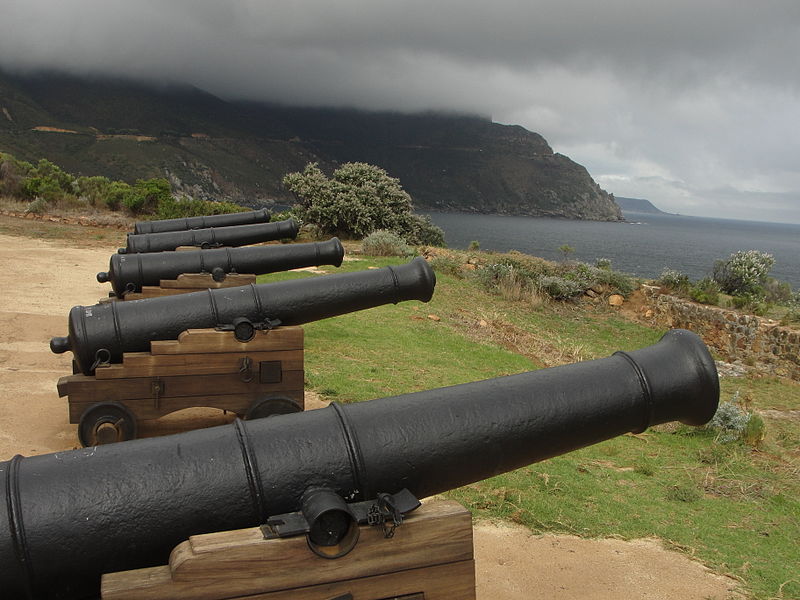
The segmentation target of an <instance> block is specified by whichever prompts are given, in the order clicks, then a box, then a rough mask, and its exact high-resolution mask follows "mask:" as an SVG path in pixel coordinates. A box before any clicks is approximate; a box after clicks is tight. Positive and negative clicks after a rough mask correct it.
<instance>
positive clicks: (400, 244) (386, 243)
mask: <svg viewBox="0 0 800 600" xmlns="http://www.w3.org/2000/svg"><path fill="white" fill-rule="evenodd" d="M361 250H362V252H364V254H369V255H370V256H411V255H413V254H414V251H413V250H412V249H411V248H410V247H409V245H408V244H406V242H405V240H404V239H403V238H401V237H400V236H399V235H397V234H396V233H393V232H391V231H386V230H385V229H378V230H377V231H373V232H372V233H370V234H369V235H368V236H367V237H365V238H364V241H363V242H362V243H361Z"/></svg>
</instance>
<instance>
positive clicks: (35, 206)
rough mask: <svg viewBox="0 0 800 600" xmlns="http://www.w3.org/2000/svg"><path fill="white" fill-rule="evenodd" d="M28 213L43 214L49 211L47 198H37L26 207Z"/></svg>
mask: <svg viewBox="0 0 800 600" xmlns="http://www.w3.org/2000/svg"><path fill="white" fill-rule="evenodd" d="M25 212H26V213H33V214H34V215H43V214H44V213H46V212H47V200H45V199H44V198H36V200H34V201H32V202H31V203H30V204H28V206H27V207H25Z"/></svg>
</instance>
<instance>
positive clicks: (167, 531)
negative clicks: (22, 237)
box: [0, 330, 719, 599]
mask: <svg viewBox="0 0 800 600" xmlns="http://www.w3.org/2000/svg"><path fill="white" fill-rule="evenodd" d="M718 399H719V380H718V378H717V372H716V368H715V366H714V361H713V360H712V358H711V356H710V355H709V353H708V351H707V349H706V347H705V346H704V345H703V343H702V342H701V341H700V339H699V338H698V337H697V336H696V335H695V334H693V333H691V332H689V331H685V330H673V331H670V332H668V333H667V334H666V335H665V336H664V337H663V338H662V339H661V341H660V342H658V343H657V344H656V345H654V346H650V347H648V348H644V349H642V350H636V351H633V352H627V353H624V352H618V353H616V354H614V355H613V356H611V357H609V358H604V359H600V360H595V361H590V362H584V363H577V364H573V365H567V366H562V367H556V368H553V369H543V370H540V371H534V372H530V373H523V374H520V375H512V376H509V377H501V378H498V379H490V380H486V381H481V382H477V383H468V384H463V385H457V386H453V387H447V388H442V389H436V390H430V391H424V392H417V393H413V394H407V395H402V396H395V397H391V398H384V399H382V400H373V401H370V402H361V403H357V404H348V405H337V404H333V405H331V406H330V407H328V408H326V409H322V410H315V411H309V412H305V413H295V414H290V415H281V416H276V417H272V418H269V419H257V420H254V421H247V422H242V421H238V420H237V421H235V422H234V423H233V424H232V425H227V426H222V427H215V428H210V429H202V430H196V431H191V432H188V433H182V434H178V435H173V436H167V437H160V438H150V439H143V440H133V441H130V442H122V443H118V444H109V445H104V446H98V447H94V448H84V449H81V450H74V451H71V452H59V453H56V454H49V455H43V456H34V457H30V458H22V457H21V456H15V457H14V458H12V459H11V460H10V461H8V462H5V463H2V464H1V465H0V471H2V476H0V506H2V509H0V510H4V511H5V514H3V515H2V516H0V589H2V590H3V591H4V593H5V594H6V595H8V596H9V597H14V598H17V597H19V598H23V597H29V598H62V599H63V598H80V597H82V595H84V594H92V593H94V594H95V595H96V594H97V590H98V586H99V581H100V574H101V573H104V572H109V571H119V570H127V569H133V568H140V567H146V566H153V565H158V564H164V563H166V561H167V558H168V556H169V553H170V550H171V549H172V548H173V547H174V546H175V545H176V544H178V543H180V542H181V541H183V540H184V539H186V538H187V537H188V536H190V535H195V534H201V533H209V532H212V531H224V530H228V529H237V528H243V527H251V526H254V525H258V524H261V523H265V522H266V520H267V518H268V517H270V516H274V515H278V514H283V513H286V512H292V511H298V510H302V511H304V513H305V514H306V516H307V517H309V516H310V518H315V516H319V515H322V514H329V515H330V516H331V518H332V520H336V521H341V524H342V531H344V529H345V527H346V526H347V525H348V520H349V517H348V516H347V510H346V509H345V508H344V507H343V505H342V504H343V503H341V502H338V501H334V500H336V499H335V498H334V497H333V495H332V494H335V495H337V496H339V497H340V498H342V499H344V500H346V501H348V502H353V501H363V500H372V499H374V498H376V497H377V495H378V494H382V493H395V492H397V491H399V490H402V489H404V488H407V489H408V490H409V491H410V492H411V493H412V494H414V495H415V496H417V497H419V498H421V497H424V496H429V495H432V494H437V493H440V492H443V491H445V490H449V489H453V488H456V487H459V486H463V485H466V484H468V483H471V482H475V481H479V480H482V479H485V478H487V477H492V476H494V475H497V474H500V473H503V472H506V471H510V470H512V469H517V468H519V467H522V466H524V465H528V464H531V463H534V462H537V461H540V460H543V459H546V458H550V457H553V456H556V455H559V454H563V453H565V452H569V451H571V450H575V449H578V448H581V447H584V446H587V445H590V444H594V443H596V442H600V441H602V440H606V439H609V438H612V437H614V436H617V435H621V434H624V433H626V432H640V431H642V430H644V429H645V428H646V427H648V426H650V425H655V424H658V423H664V422H667V421H672V420H678V421H682V422H684V423H687V424H691V425H700V424H702V423H705V422H707V421H708V420H709V419H710V418H711V417H712V416H713V415H714V412H715V411H716V408H717V402H718ZM320 490H322V491H320ZM312 500H313V502H312ZM312 533H313V528H312ZM320 537H322V538H324V536H320ZM320 537H318V538H316V539H315V540H314V541H315V543H323V544H324V543H325V540H324V539H320ZM25 594H27V596H26V595H25Z"/></svg>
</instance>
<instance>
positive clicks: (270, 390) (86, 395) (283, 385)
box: [62, 371, 305, 423]
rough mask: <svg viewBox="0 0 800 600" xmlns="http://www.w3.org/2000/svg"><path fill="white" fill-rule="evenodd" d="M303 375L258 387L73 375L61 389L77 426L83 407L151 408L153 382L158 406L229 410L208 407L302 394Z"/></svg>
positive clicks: (222, 379) (208, 379) (218, 378)
mask: <svg viewBox="0 0 800 600" xmlns="http://www.w3.org/2000/svg"><path fill="white" fill-rule="evenodd" d="M304 375H305V373H304V371H285V372H284V373H283V378H282V379H283V380H282V381H281V382H280V383H257V379H256V380H255V381H253V382H250V383H247V382H243V381H241V379H240V378H239V377H238V375H203V376H198V375H185V376H184V375H180V376H178V375H175V376H169V377H160V378H151V377H137V378H133V379H105V380H98V379H95V378H94V377H87V376H86V375H72V376H70V380H69V381H67V382H65V385H64V386H62V387H63V388H65V389H66V391H67V396H68V400H69V414H70V422H71V423H76V422H77V421H75V420H73V419H77V418H79V417H80V415H81V414H82V412H83V410H85V408H86V406H87V405H89V404H94V403H95V402H122V403H124V404H126V405H131V406H142V409H143V407H144V406H145V405H153V404H154V403H155V394H154V392H153V382H154V380H156V379H158V382H159V385H160V387H161V388H162V391H161V392H160V394H159V405H160V406H170V405H171V404H170V403H178V404H181V406H180V408H186V407H188V406H212V407H217V408H222V409H224V410H230V409H229V408H228V407H227V406H221V405H220V406H217V404H214V403H211V402H212V399H214V398H216V397H219V396H228V395H235V396H240V397H247V398H253V397H255V396H259V395H265V394H280V395H287V396H289V395H290V394H289V393H290V392H295V393H300V394H302V390H303V389H304ZM290 397H291V396H290ZM301 397H302V396H301ZM173 410H178V409H173ZM167 412H171V411H167ZM237 412H238V411H237ZM148 414H150V413H149V412H148ZM161 414H167V413H163V412H162V413H161ZM157 416H159V415H156V417H145V416H141V417H140V418H157Z"/></svg>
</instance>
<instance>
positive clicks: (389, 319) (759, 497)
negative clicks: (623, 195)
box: [260, 258, 800, 598]
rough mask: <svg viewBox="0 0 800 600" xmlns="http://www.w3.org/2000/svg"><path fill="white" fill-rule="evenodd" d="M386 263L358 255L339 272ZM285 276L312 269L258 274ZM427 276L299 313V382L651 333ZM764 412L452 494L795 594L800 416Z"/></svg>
mask: <svg viewBox="0 0 800 600" xmlns="http://www.w3.org/2000/svg"><path fill="white" fill-rule="evenodd" d="M397 262H401V261H399V260H396V259H373V258H366V259H365V260H362V261H358V262H348V263H345V265H344V266H343V267H342V269H339V270H343V269H345V270H355V269H363V268H366V267H367V266H382V265H385V264H391V263H397ZM327 270H328V271H331V272H333V271H334V270H335V269H332V268H328V269H327ZM295 276H310V275H308V274H302V275H294V274H280V275H277V276H267V277H262V278H260V280H263V281H269V280H272V279H277V278H280V279H285V278H287V277H295ZM437 279H438V283H437V289H436V293H435V294H434V299H433V300H432V301H431V303H430V304H428V305H422V304H420V303H416V302H415V303H405V304H400V305H397V306H389V307H382V308H378V309H372V310H368V311H362V312H360V313H356V314H353V315H347V316H342V317H337V318H335V319H328V320H326V321H320V322H317V323H311V324H308V325H306V326H305V329H306V348H307V354H306V361H307V362H306V369H307V384H308V387H309V389H313V390H315V391H317V392H319V393H320V394H322V395H323V396H325V397H328V398H329V399H336V400H338V401H340V402H353V401H361V400H366V399H369V398H377V397H381V396H388V395H393V394H400V393H405V392H411V391H415V390H419V389H429V388H432V387H437V386H443V385H451V384H456V383H461V382H465V381H474V380H477V379H483V378H488V377H493V376H499V375H505V374H510V373H515V372H520V371H524V370H528V369H532V368H538V367H539V366H542V365H552V364H556V363H562V362H571V361H572V360H576V359H591V358H597V357H602V356H607V355H609V354H611V353H612V352H613V351H615V350H618V349H635V348H639V347H642V346H645V345H648V344H652V343H654V342H656V341H657V340H658V338H659V337H660V336H661V334H662V333H663V331H654V330H652V329H650V328H647V327H644V326H642V325H639V324H636V323H632V322H630V321H627V320H625V319H623V318H621V317H620V316H618V315H617V314H616V313H614V312H612V311H611V310H609V309H606V308H604V307H600V308H598V307H595V306H592V307H590V308H585V307H584V308H576V307H563V306H562V307H555V308H554V307H541V308H539V309H534V308H532V307H531V306H530V305H529V304H525V303H522V302H510V301H506V300H503V299H502V298H500V297H498V296H494V295H491V294H489V293H487V292H485V291H483V290H482V289H481V288H479V287H478V286H477V285H476V284H474V283H473V282H470V281H466V280H459V279H455V278H452V277H450V276H447V275H442V274H437ZM430 314H433V315H436V316H438V317H439V318H440V319H441V320H440V321H435V320H431V319H429V318H428V315H430ZM481 321H483V323H484V326H481ZM722 389H723V398H724V399H726V398H730V397H731V396H732V394H733V392H734V391H735V390H737V389H739V390H740V391H741V393H742V395H743V396H746V397H748V398H749V399H750V401H751V404H752V407H753V408H755V409H758V410H764V409H776V410H797V409H800V386H798V385H797V384H794V383H791V382H787V381H781V380H777V379H768V378H736V379H726V380H723V384H722ZM765 420H766V422H767V438H766V439H765V441H764V443H763V445H762V447H761V449H760V450H758V451H754V450H752V449H750V448H748V447H745V446H742V445H739V444H737V443H734V444H725V445H723V444H719V443H716V442H715V439H714V435H713V434H712V433H711V432H707V431H703V430H695V429H691V428H688V427H684V426H662V427H660V428H656V430H652V429H651V430H649V431H647V432H646V433H644V434H642V435H638V436H634V435H627V436H623V437H620V438H617V439H614V440H610V441H608V442H604V443H601V444H598V445H596V446H592V447H589V448H585V449H582V450H580V451H577V452H573V453H571V454H568V455H566V456H562V457H558V458H555V459H551V460H549V461H546V462H543V463H539V464H537V465H532V466H529V467H526V468H524V469H520V470H518V471H515V472H513V473H509V474H505V475H501V476H498V477H495V478H493V479H490V480H487V481H483V482H480V483H476V484H473V485H470V486H466V487H465V488H462V489H459V490H455V491H453V492H451V493H450V495H451V496H452V497H454V498H456V499H458V500H459V501H461V502H463V503H464V504H466V505H467V506H469V507H470V508H471V509H472V510H473V513H474V514H475V516H476V517H478V518H502V519H510V520H512V521H515V522H518V523H521V524H524V525H526V526H528V527H530V528H531V529H532V530H533V531H537V532H544V531H547V532H563V533H571V534H576V535H582V536H590V537H591V536H609V535H611V536H621V537H624V538H637V537H647V536H657V537H659V538H661V539H663V540H665V541H666V543H667V544H668V545H669V546H671V547H674V548H676V549H679V550H681V551H685V552H687V553H689V554H691V555H693V556H694V557H695V558H697V559H699V560H702V561H704V562H705V563H706V564H708V565H709V566H711V567H712V568H713V569H714V570H716V571H718V572H721V573H729V574H731V575H733V576H734V577H736V578H739V579H740V580H741V581H742V582H743V583H744V584H745V585H746V587H747V589H748V590H749V592H750V593H751V594H752V595H753V596H754V597H757V598H772V597H784V598H790V597H800V582H798V581H792V579H793V578H794V576H795V575H794V571H795V570H796V566H797V565H798V564H800V549H799V548H798V544H797V539H800V502H799V501H798V498H800V480H799V479H798V472H800V471H799V469H800V448H798V439H799V438H800V425H799V424H798V421H797V418H796V417H795V418H794V420H792V419H789V418H774V417H771V416H765ZM787 581H788V583H785V582H787ZM782 585H783V587H781V586H782ZM781 593H782V594H783V596H780V594H781Z"/></svg>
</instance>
